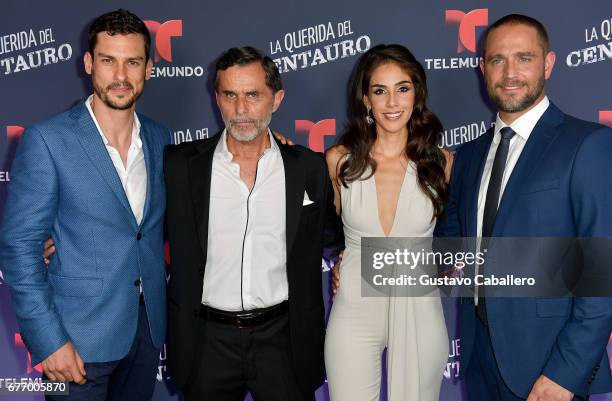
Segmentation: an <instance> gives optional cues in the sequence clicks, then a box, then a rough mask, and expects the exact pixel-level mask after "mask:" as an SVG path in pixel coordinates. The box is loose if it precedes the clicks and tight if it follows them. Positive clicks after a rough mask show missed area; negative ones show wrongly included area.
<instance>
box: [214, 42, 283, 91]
mask: <svg viewBox="0 0 612 401" xmlns="http://www.w3.org/2000/svg"><path fill="white" fill-rule="evenodd" d="M252 63H260V64H261V66H262V67H263V69H264V71H265V73H266V85H267V86H268V87H269V88H270V89H272V93H276V92H278V91H279V90H281V89H283V82H282V81H281V78H280V73H279V72H278V68H277V67H276V64H274V61H272V59H271V58H270V57H268V56H264V55H263V54H262V53H261V52H260V51H259V50H257V49H255V48H253V47H251V46H244V47H232V48H231V49H228V50H226V51H225V52H223V54H222V55H221V57H219V59H217V63H216V65H215V90H217V89H218V87H219V71H225V70H227V69H228V68H230V67H233V66H235V65H240V66H243V65H248V64H252Z"/></svg>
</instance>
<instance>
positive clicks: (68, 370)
mask: <svg viewBox="0 0 612 401" xmlns="http://www.w3.org/2000/svg"><path fill="white" fill-rule="evenodd" d="M42 368H43V371H44V372H45V374H46V375H47V377H48V378H49V379H50V380H53V381H73V382H75V383H77V384H85V382H86V381H87V380H86V378H85V375H86V373H85V364H84V363H83V360H82V359H81V357H80V356H79V353H78V352H77V350H76V349H74V347H73V346H72V343H71V342H70V341H68V342H67V343H66V344H64V345H63V346H62V347H61V348H59V349H58V350H57V351H55V352H54V353H52V354H51V355H49V356H48V357H47V359H45V360H44V361H42Z"/></svg>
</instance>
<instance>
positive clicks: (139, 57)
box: [98, 53, 144, 61]
mask: <svg viewBox="0 0 612 401" xmlns="http://www.w3.org/2000/svg"><path fill="white" fill-rule="evenodd" d="M98 57H104V58H110V59H113V60H115V59H116V57H115V56H111V55H110V54H106V53H98ZM128 60H130V61H131V60H140V61H143V60H144V57H142V56H137V57H130V58H128Z"/></svg>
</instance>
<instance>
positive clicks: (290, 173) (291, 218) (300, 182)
mask: <svg viewBox="0 0 612 401" xmlns="http://www.w3.org/2000/svg"><path fill="white" fill-rule="evenodd" d="M275 140H276V138H275ZM277 143H278V146H279V148H280V152H281V156H282V158H283V166H284V168H285V208H286V223H285V224H286V227H285V232H286V236H287V260H289V255H290V254H291V249H292V248H293V244H294V242H295V235H296V232H297V227H298V223H299V221H300V214H301V212H302V203H303V201H304V183H305V178H304V170H303V169H302V168H301V166H300V163H299V159H298V154H297V151H295V150H294V149H291V147H290V146H288V145H282V144H281V143H279V142H278V141H277Z"/></svg>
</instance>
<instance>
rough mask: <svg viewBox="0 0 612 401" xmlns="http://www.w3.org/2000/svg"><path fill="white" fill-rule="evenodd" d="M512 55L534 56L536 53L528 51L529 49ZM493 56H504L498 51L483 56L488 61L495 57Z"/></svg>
mask: <svg viewBox="0 0 612 401" xmlns="http://www.w3.org/2000/svg"><path fill="white" fill-rule="evenodd" d="M513 56H518V57H525V56H529V57H536V56H537V53H535V52H530V51H527V52H517V53H515V54H513ZM495 58H504V56H502V55H501V54H499V53H498V54H492V55H490V56H487V57H486V58H485V60H486V61H489V60H492V59H495Z"/></svg>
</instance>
